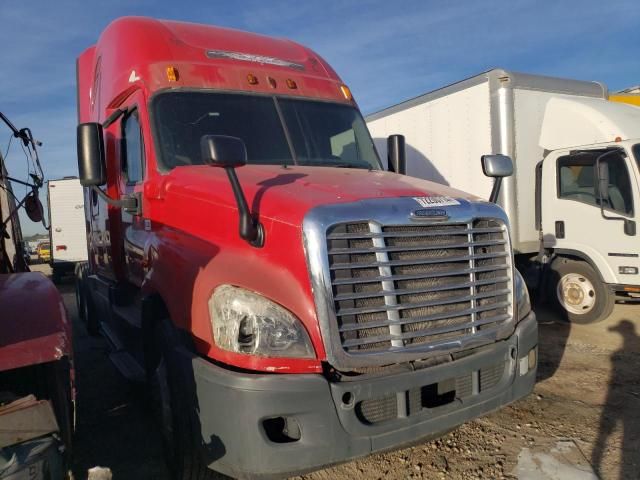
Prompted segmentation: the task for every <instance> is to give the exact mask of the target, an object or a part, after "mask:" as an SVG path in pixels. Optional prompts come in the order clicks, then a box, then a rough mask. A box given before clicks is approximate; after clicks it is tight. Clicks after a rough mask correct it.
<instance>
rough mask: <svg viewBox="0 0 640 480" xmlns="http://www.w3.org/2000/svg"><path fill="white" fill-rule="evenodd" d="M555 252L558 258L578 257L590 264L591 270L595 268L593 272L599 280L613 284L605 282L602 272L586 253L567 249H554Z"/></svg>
mask: <svg viewBox="0 0 640 480" xmlns="http://www.w3.org/2000/svg"><path fill="white" fill-rule="evenodd" d="M553 252H554V253H555V254H556V256H558V257H576V258H577V259H579V260H582V261H583V262H586V263H588V264H589V266H591V268H593V270H594V271H595V272H596V273H597V274H598V278H599V279H600V281H601V282H602V283H612V282H607V281H605V279H604V277H603V276H602V272H601V271H600V269H599V268H598V266H597V265H596V263H595V262H594V261H593V260H592V259H591V257H589V256H588V255H587V254H586V253H585V252H580V251H578V250H570V249H566V248H554V249H553Z"/></svg>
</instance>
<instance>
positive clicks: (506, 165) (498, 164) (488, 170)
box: [480, 154, 513, 203]
mask: <svg viewBox="0 0 640 480" xmlns="http://www.w3.org/2000/svg"><path fill="white" fill-rule="evenodd" d="M480 162H481V163H482V172H483V173H484V174H485V175H486V176H487V177H491V178H495V181H494V182H493V188H492V189H491V195H489V201H490V202H492V203H496V202H497V201H498V195H500V186H501V185H502V179H503V178H504V177H510V176H511V175H513V161H512V160H511V157H509V156H508V155H500V154H496V155H482V157H480Z"/></svg>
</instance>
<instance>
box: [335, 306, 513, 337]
mask: <svg viewBox="0 0 640 480" xmlns="http://www.w3.org/2000/svg"><path fill="white" fill-rule="evenodd" d="M507 306H509V302H500V303H495V304H491V305H489V306H486V307H476V308H468V309H466V310H459V311H456V312H453V313H452V312H447V313H441V314H439V315H430V316H426V317H416V318H404V319H401V320H398V324H400V325H411V324H412V323H422V322H431V321H435V320H444V319H446V318H457V317H465V316H467V315H471V314H472V313H474V312H475V313H482V312H488V311H490V310H495V309H496V308H504V307H507ZM387 324H388V322H387V321H386V320H385V321H380V322H367V323H345V324H344V325H341V326H340V328H339V330H340V332H353V331H356V330H363V329H367V328H380V327H384V326H386V325H387Z"/></svg>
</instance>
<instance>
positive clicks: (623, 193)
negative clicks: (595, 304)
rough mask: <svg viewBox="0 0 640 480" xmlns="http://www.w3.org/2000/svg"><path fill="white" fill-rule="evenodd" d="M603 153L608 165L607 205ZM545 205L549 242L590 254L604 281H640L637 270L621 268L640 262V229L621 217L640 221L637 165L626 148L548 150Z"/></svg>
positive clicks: (544, 223)
mask: <svg viewBox="0 0 640 480" xmlns="http://www.w3.org/2000/svg"><path fill="white" fill-rule="evenodd" d="M612 150H613V151H612ZM607 151H608V152H610V154H609V155H607V156H605V157H601V155H602V154H603V153H605V152H607ZM598 157H600V158H601V160H600V161H601V162H603V163H606V164H607V166H608V170H609V188H608V195H607V198H603V201H602V204H603V205H602V206H603V209H602V210H601V208H600V198H599V193H598V188H597V185H598V182H597V170H596V160H597V159H598ZM541 210H542V229H543V234H544V237H543V239H544V245H545V247H547V248H553V249H555V250H558V251H563V250H566V251H569V252H571V251H573V252H579V253H582V254H583V255H586V257H587V258H588V259H589V261H590V262H591V263H592V266H594V267H595V268H596V269H597V270H598V271H599V274H600V276H601V277H602V278H603V280H604V282H605V283H608V284H632V283H638V275H637V274H636V275H629V274H625V273H621V272H623V271H633V269H634V268H635V269H638V268H640V259H639V258H638V254H639V251H640V248H639V246H640V244H639V240H638V235H633V234H629V233H630V232H626V233H625V225H624V223H625V222H624V221H622V220H621V219H628V220H632V221H635V222H636V223H637V221H638V211H639V210H640V198H638V182H637V179H636V177H635V169H634V168H633V165H632V164H631V160H630V159H629V158H628V156H627V155H626V154H625V152H624V150H623V149H622V148H617V147H612V148H609V149H599V150H582V151H559V152H552V153H551V154H549V156H548V157H547V158H546V159H545V160H544V162H543V172H542V196H541ZM638 234H640V230H639V232H638ZM627 267H629V268H630V269H628V268H627ZM625 269H626V270H625Z"/></svg>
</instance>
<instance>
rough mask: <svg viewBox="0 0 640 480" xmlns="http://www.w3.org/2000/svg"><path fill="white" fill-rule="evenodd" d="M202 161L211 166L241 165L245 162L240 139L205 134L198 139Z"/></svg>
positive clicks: (244, 151) (244, 150)
mask: <svg viewBox="0 0 640 480" xmlns="http://www.w3.org/2000/svg"><path fill="white" fill-rule="evenodd" d="M200 150H201V153H202V161H203V162H204V163H206V164H207V165H211V166H213V167H232V168H235V167H241V166H243V165H246V163H247V148H246V147H245V145H244V142H243V141H242V139H240V138H238V137H229V136H227V135H205V136H203V137H202V138H201V139H200Z"/></svg>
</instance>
